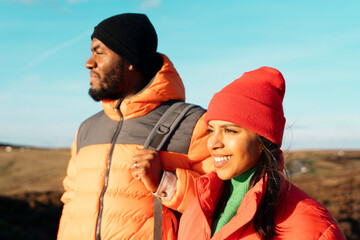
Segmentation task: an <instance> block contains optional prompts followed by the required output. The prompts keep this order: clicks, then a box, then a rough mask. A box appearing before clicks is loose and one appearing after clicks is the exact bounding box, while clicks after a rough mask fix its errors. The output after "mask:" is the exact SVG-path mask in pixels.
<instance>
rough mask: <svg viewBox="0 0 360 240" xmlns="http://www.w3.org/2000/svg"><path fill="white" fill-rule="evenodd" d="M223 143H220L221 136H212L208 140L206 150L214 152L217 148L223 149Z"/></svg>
mask: <svg viewBox="0 0 360 240" xmlns="http://www.w3.org/2000/svg"><path fill="white" fill-rule="evenodd" d="M223 147H224V143H223V141H222V138H221V136H219V134H213V135H212V136H210V137H209V139H208V148H209V150H215V149H217V148H223Z"/></svg>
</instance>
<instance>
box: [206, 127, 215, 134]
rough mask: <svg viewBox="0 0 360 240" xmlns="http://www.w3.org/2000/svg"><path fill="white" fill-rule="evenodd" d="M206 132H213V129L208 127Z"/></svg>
mask: <svg viewBox="0 0 360 240" xmlns="http://www.w3.org/2000/svg"><path fill="white" fill-rule="evenodd" d="M206 132H207V133H208V134H211V133H213V132H214V130H213V129H210V128H208V129H207V130H206Z"/></svg>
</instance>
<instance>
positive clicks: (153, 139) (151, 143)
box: [144, 102, 195, 151]
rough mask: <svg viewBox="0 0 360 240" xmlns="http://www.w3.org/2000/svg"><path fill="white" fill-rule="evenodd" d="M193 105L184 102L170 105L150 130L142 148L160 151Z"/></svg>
mask: <svg viewBox="0 0 360 240" xmlns="http://www.w3.org/2000/svg"><path fill="white" fill-rule="evenodd" d="M194 106H195V105H193V104H188V103H184V102H176V103H174V104H173V105H171V106H170V107H169V108H168V109H167V110H166V112H165V113H164V115H163V116H162V117H161V118H160V119H159V121H158V122H157V123H156V125H155V126H154V128H153V129H152V130H151V132H150V134H149V136H148V137H147V139H146V141H145V143H144V148H147V149H155V150H156V151H160V150H161V149H162V147H163V146H164V144H165V143H166V141H167V140H168V138H169V137H170V136H171V135H172V133H173V132H174V130H175V129H176V127H177V126H178V124H179V123H180V122H181V121H182V119H183V118H184V116H185V114H186V113H187V112H188V111H189V110H190V109H191V108H193V107H194Z"/></svg>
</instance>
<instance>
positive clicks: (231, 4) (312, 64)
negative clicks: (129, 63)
mask: <svg viewBox="0 0 360 240" xmlns="http://www.w3.org/2000/svg"><path fill="white" fill-rule="evenodd" d="M359 11H360V1H356V0H352V1H333V0H328V1H324V0H319V1H310V0H302V1H276V0H274V1H265V0H262V1H256V0H227V1H211V0H209V1H196V0H193V1H184V0H183V1H180V0H67V1H65V0H62V1H60V0H0V31H1V37H0V45H1V46H2V52H1V54H0V68H1V73H2V74H1V77H0V142H10V143H15V144H27V145H32V146H42V147H70V145H71V143H72V141H73V140H74V137H75V133H76V130H77V128H78V126H79V124H80V123H81V122H82V121H83V120H85V119H86V118H88V117H89V116H90V115H92V114H94V113H96V112H97V111H99V110H101V105H100V104H99V103H96V102H94V101H93V100H92V99H91V98H90V97H89V96H88V94H87V92H88V88H89V87H90V85H89V71H88V70H87V69H86V68H85V62H86V60H87V59H88V58H89V56H90V53H91V52H90V44H91V41H90V35H91V33H92V31H93V27H94V26H95V25H97V24H98V23H99V22H100V21H102V20H103V19H105V18H107V17H110V16H112V15H115V14H119V13H125V12H142V13H145V14H147V15H148V17H149V18H150V20H151V22H152V23H153V25H154V26H155V28H156V31H157V33H158V38H159V46H158V51H159V52H161V53H164V54H166V55H167V56H168V57H169V58H170V59H171V60H172V61H173V63H174V65H175V67H176V68H177V70H178V71H179V73H180V76H181V77H182V78H183V81H184V84H185V87H186V93H187V101H188V102H193V103H197V104H199V105H201V106H203V107H205V108H206V107H207V104H208V102H209V101H210V99H211V97H212V95H213V94H214V93H215V92H217V91H219V90H220V89H221V88H222V87H224V86H225V85H227V84H228V83H230V82H232V81H233V80H234V79H236V78H238V77H240V76H241V75H242V73H243V72H245V71H250V70H254V69H256V68H258V67H261V66H272V67H275V68H277V69H279V70H280V71H281V72H282V73H283V75H284V77H285V80H286V85H287V86H286V87H287V90H286V91H287V92H286V94H285V99H284V110H285V116H286V119H287V123H286V130H285V135H284V142H283V149H287V150H297V149H359V148H360V110H359V104H360V97H359V94H360V93H359V92H360V77H359V73H358V71H359V69H360V17H359Z"/></svg>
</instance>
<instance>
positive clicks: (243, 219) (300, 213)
mask: <svg viewBox="0 0 360 240" xmlns="http://www.w3.org/2000/svg"><path fill="white" fill-rule="evenodd" d="M196 181H197V182H196V187H197V189H196V196H197V197H196V199H193V201H192V202H191V203H190V204H189V207H188V208H187V209H186V211H185V212H184V214H183V215H182V217H181V220H180V227H179V236H178V240H208V239H212V240H238V239H244V240H258V239H260V238H259V236H258V235H257V234H256V232H255V228H254V222H253V219H254V216H255V212H256V210H257V208H258V205H259V203H260V201H261V199H262V196H263V184H264V183H263V181H262V180H261V181H259V182H258V183H257V184H256V185H255V186H254V187H253V188H251V189H250V190H249V191H248V193H247V194H246V195H245V197H244V198H243V200H242V202H241V204H240V206H239V208H238V210H237V214H236V215H235V216H234V217H233V218H232V219H231V220H230V221H229V222H228V223H227V224H225V225H224V226H223V227H222V228H221V229H220V230H219V231H218V232H216V233H215V234H214V236H212V237H211V221H212V220H211V217H212V214H213V212H214V209H215V206H216V204H217V201H218V199H219V195H220V194H221V189H222V185H223V181H222V180H221V179H220V178H219V177H218V176H217V174H216V173H215V172H211V173H209V174H206V175H205V176H202V177H200V178H199V179H197V180H196ZM278 206H279V207H278V208H277V210H276V212H275V216H274V222H275V224H276V229H277V232H278V235H277V236H275V237H274V240H280V239H296V240H310V239H321V240H330V239H331V240H345V237H344V235H343V233H342V232H341V230H340V229H339V227H338V226H337V224H336V222H335V220H334V219H332V217H331V215H330V213H329V212H328V211H327V210H326V209H325V208H324V207H323V206H322V205H321V204H320V203H318V202H317V201H315V200H314V199H312V198H311V197H310V196H308V195H307V194H306V193H304V192H303V191H301V190H300V189H298V188H297V187H295V186H294V185H291V186H290V190H289V191H283V195H282V197H281V200H280V202H279V205H278Z"/></svg>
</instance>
